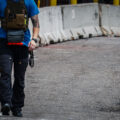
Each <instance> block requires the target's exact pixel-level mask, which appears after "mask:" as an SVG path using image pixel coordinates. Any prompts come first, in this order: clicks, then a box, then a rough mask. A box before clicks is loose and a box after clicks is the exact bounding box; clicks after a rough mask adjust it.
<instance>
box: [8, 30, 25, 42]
mask: <svg viewBox="0 0 120 120" xmlns="http://www.w3.org/2000/svg"><path fill="white" fill-rule="evenodd" d="M23 40H24V30H8V31H7V41H8V42H9V43H20V42H22V41H23Z"/></svg>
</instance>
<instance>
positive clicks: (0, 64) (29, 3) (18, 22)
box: [0, 0, 39, 117]
mask: <svg viewBox="0 0 120 120" xmlns="http://www.w3.org/2000/svg"><path fill="white" fill-rule="evenodd" d="M38 14H39V9H38V8H37V5H36V4H35V2H34V0H0V22H1V26H0V102H1V112H2V114H3V115H9V114H10V110H11V112H12V114H13V116H17V117H22V116H23V114H22V108H23V106H24V99H25V93H24V88H25V72H26V68H27V66H28V56H29V55H28V54H29V51H32V50H34V49H35V47H36V41H37V37H38V34H39V20H38ZM29 18H31V20H32V24H33V34H32V36H31V35H30V31H29V29H28V22H29ZM13 64H14V66H13ZM12 67H13V68H14V82H13V85H12V82H11V72H12Z"/></svg>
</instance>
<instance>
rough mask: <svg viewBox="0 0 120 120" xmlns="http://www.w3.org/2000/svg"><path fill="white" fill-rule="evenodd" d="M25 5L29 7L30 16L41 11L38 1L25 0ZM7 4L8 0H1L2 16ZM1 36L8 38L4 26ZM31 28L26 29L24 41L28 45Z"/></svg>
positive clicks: (0, 30)
mask: <svg viewBox="0 0 120 120" xmlns="http://www.w3.org/2000/svg"><path fill="white" fill-rule="evenodd" d="M13 1H16V2H17V1H19V0H13ZM24 2H25V6H26V8H27V13H28V17H32V16H34V15H37V14H38V13H39V9H38V8H37V5H36V3H35V2H34V0H24ZM6 6H7V0H0V17H4V11H5V8H6ZM0 38H6V32H5V30H3V29H2V28H0ZM30 38H31V35H30V30H29V29H28V30H27V31H25V36H24V41H23V42H22V43H23V45H25V46H28V43H29V42H30Z"/></svg>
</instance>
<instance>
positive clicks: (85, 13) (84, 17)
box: [29, 3, 120, 45]
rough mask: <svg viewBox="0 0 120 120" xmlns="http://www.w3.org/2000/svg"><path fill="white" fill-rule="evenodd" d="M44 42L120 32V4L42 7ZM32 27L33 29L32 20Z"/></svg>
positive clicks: (41, 30)
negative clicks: (118, 5)
mask: <svg viewBox="0 0 120 120" xmlns="http://www.w3.org/2000/svg"><path fill="white" fill-rule="evenodd" d="M39 10H40V14H39V22H40V32H39V36H40V38H41V41H40V42H41V44H43V45H47V44H50V43H56V42H62V41H67V40H74V39H79V38H88V37H92V36H101V35H103V34H104V35H114V36H120V7H117V6H113V5H104V4H101V5H100V6H99V5H98V4H97V3H90V4H79V5H65V6H57V7H44V8H40V9H39ZM29 28H30V30H31V33H32V25H31V22H30V24H29Z"/></svg>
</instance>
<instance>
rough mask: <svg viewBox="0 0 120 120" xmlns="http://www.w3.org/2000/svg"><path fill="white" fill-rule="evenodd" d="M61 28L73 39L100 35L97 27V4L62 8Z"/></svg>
mask: <svg viewBox="0 0 120 120" xmlns="http://www.w3.org/2000/svg"><path fill="white" fill-rule="evenodd" d="M62 9H63V10H62V11H63V12H62V13H63V28H64V30H66V29H67V30H68V29H69V32H71V33H72V36H73V38H74V39H78V38H79V37H81V36H83V38H87V37H89V36H100V35H102V33H101V30H100V27H99V8H98V4H95V3H92V4H79V5H74V6H73V5H69V6H62Z"/></svg>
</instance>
